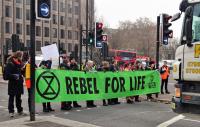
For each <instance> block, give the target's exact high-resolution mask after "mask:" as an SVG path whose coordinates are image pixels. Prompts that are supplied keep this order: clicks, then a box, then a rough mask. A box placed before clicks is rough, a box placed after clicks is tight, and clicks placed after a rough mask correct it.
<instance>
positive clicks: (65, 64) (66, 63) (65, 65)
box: [60, 58, 72, 110]
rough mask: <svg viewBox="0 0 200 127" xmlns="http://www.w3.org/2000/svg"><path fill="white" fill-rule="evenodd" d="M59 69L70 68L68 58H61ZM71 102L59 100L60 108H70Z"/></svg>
mask: <svg viewBox="0 0 200 127" xmlns="http://www.w3.org/2000/svg"><path fill="white" fill-rule="evenodd" d="M60 69H61V70H70V62H69V59H68V58H65V59H63V62H62V63H61V64H60ZM70 103H71V102H66V101H63V102H61V110H71V108H72V106H71V104H70Z"/></svg>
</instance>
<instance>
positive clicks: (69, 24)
mask: <svg viewBox="0 0 200 127" xmlns="http://www.w3.org/2000/svg"><path fill="white" fill-rule="evenodd" d="M68 26H69V27H71V26H72V17H69V18H68Z"/></svg>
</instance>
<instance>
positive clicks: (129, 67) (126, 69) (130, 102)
mask: <svg viewBox="0 0 200 127" xmlns="http://www.w3.org/2000/svg"><path fill="white" fill-rule="evenodd" d="M124 71H131V64H125V65H124ZM133 98H134V96H129V97H126V102H127V104H133V103H134V100H133Z"/></svg>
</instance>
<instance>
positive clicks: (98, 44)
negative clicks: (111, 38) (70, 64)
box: [95, 22, 103, 48]
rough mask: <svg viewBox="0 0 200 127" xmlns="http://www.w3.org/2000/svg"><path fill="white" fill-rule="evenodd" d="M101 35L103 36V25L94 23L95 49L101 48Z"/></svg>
mask: <svg viewBox="0 0 200 127" xmlns="http://www.w3.org/2000/svg"><path fill="white" fill-rule="evenodd" d="M102 34H103V23H101V22H96V25H95V47H96V48H102Z"/></svg>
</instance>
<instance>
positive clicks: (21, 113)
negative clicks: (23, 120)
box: [18, 111, 27, 116]
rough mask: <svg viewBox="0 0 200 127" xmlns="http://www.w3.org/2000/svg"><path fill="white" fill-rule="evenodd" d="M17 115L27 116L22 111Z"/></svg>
mask: <svg viewBox="0 0 200 127" xmlns="http://www.w3.org/2000/svg"><path fill="white" fill-rule="evenodd" d="M18 115H20V116H27V114H26V113H24V112H23V111H22V112H19V113H18Z"/></svg>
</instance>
